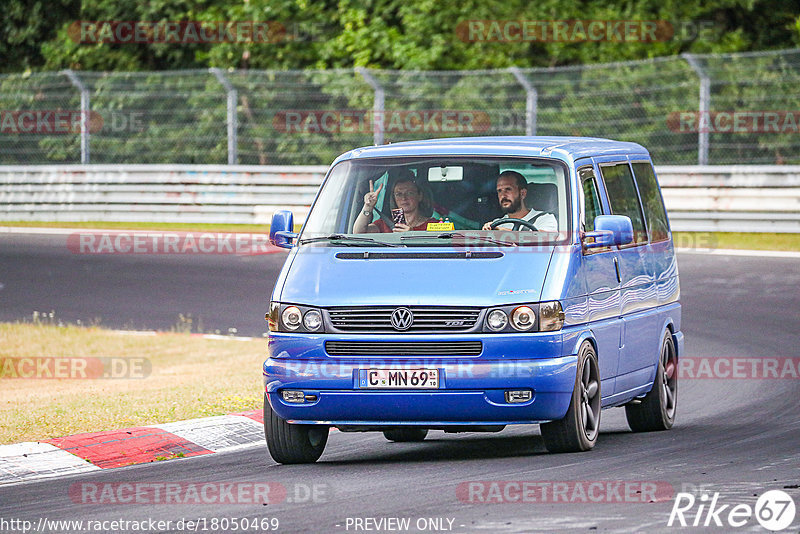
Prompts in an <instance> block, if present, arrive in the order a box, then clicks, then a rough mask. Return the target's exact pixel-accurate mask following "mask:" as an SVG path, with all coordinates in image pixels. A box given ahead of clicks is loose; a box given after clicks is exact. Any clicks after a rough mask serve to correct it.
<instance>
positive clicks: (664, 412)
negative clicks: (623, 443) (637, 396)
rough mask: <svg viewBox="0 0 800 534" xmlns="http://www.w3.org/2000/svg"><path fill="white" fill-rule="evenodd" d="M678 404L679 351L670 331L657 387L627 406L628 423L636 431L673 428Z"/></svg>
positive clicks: (662, 350) (657, 373)
mask: <svg viewBox="0 0 800 534" xmlns="http://www.w3.org/2000/svg"><path fill="white" fill-rule="evenodd" d="M677 406H678V354H677V353H676V352H675V342H674V341H672V334H670V332H669V331H667V332H665V333H664V339H663V340H662V341H661V355H660V357H659V359H658V369H657V370H656V379H655V381H654V382H653V389H651V390H650V392H649V393H648V394H647V395H645V397H644V398H643V399H642V400H641V401H640V402H639V403H637V404H628V405H626V406H625V417H626V418H627V419H628V426H630V427H631V430H633V431H634V432H652V431H655V430H669V429H670V428H672V425H673V423H674V422H675V412H676V408H677Z"/></svg>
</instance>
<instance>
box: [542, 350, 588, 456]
mask: <svg viewBox="0 0 800 534" xmlns="http://www.w3.org/2000/svg"><path fill="white" fill-rule="evenodd" d="M539 428H540V429H541V431H542V438H544V446H545V447H546V448H547V450H548V451H550V452H583V451H588V450H590V449H591V448H592V447H594V444H595V443H596V442H597V435H598V433H599V429H600V368H599V367H598V365H597V354H595V351H594V347H593V346H592V344H591V343H590V342H588V341H585V342H584V343H583V344H582V345H581V347H580V350H578V366H577V370H576V373H575V386H574V387H573V390H572V400H570V403H569V409H567V415H566V416H564V418H563V419H559V420H558V421H551V422H549V423H542V424H541V425H539Z"/></svg>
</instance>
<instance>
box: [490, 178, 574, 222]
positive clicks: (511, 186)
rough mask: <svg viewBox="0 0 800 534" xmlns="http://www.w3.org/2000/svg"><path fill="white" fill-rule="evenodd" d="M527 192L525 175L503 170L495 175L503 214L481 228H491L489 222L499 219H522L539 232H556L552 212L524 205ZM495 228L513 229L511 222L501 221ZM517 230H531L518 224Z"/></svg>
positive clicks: (554, 218)
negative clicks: (531, 224) (498, 174)
mask: <svg viewBox="0 0 800 534" xmlns="http://www.w3.org/2000/svg"><path fill="white" fill-rule="evenodd" d="M527 194H528V182H527V180H525V177H524V176H522V175H521V174H520V173H518V172H516V171H503V172H501V173H500V176H498V177H497V200H498V201H499V202H500V209H502V210H503V213H505V215H504V216H502V217H499V218H497V219H494V220H492V221H489V222H487V223H486V224H484V225H483V228H482V229H483V230H492V228H491V224H492V223H494V222H495V221H499V220H500V219H505V218H510V219H522V220H523V221H529V222H532V223H533V225H534V226H535V227H536V229H537V230H539V231H540V232H558V221H556V217H555V215H553V214H552V213H546V212H544V211H536V210H533V209H529V208H528V207H527V206H526V205H525V196H526V195H527ZM497 228H502V229H507V230H513V228H514V225H513V224H512V223H503V224H501V225H499V226H497V227H496V228H495V229H497ZM519 230H531V228H529V227H527V226H523V225H521V224H520V225H519Z"/></svg>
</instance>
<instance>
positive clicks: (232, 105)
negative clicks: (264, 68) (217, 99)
mask: <svg viewBox="0 0 800 534" xmlns="http://www.w3.org/2000/svg"><path fill="white" fill-rule="evenodd" d="M208 70H209V72H211V73H212V74H213V75H214V76H216V78H217V80H219V83H221V84H222V86H223V87H224V88H225V92H226V93H227V97H228V111H227V120H226V122H227V124H228V165H236V163H237V162H238V159H239V156H238V146H237V145H238V139H237V138H236V134H237V131H238V126H239V125H238V120H237V119H238V117H237V116H236V103H237V102H238V100H239V95H238V93H237V91H236V88H235V87H234V86H233V84H231V82H229V81H228V78H226V77H225V75H224V74H222V71H221V70H219V69H218V68H216V67H212V68H210V69H208Z"/></svg>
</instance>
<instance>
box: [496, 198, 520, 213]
mask: <svg viewBox="0 0 800 534" xmlns="http://www.w3.org/2000/svg"><path fill="white" fill-rule="evenodd" d="M520 208H522V199H521V198H519V197H517V199H516V200H512V201H511V204H506V205H501V206H500V209H501V210H503V213H514V212H515V211H519V210H520Z"/></svg>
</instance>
